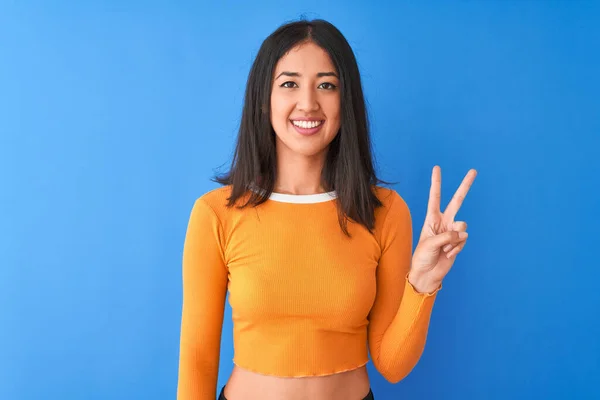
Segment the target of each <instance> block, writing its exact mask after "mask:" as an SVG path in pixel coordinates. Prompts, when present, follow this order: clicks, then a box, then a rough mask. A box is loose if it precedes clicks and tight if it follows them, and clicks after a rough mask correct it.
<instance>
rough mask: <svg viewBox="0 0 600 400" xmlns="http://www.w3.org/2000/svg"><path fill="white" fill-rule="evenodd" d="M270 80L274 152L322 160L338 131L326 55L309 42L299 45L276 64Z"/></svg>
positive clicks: (333, 79)
mask: <svg viewBox="0 0 600 400" xmlns="http://www.w3.org/2000/svg"><path fill="white" fill-rule="evenodd" d="M273 79H274V80H273V89H272V91H271V124H272V126H273V129H274V130H275V134H276V137H277V151H278V152H279V153H281V152H291V153H294V154H299V155H304V156H310V157H313V156H324V155H325V154H326V151H327V148H328V146H329V144H330V143H331V141H332V140H333V139H334V138H335V136H336V135H337V133H338V131H339V129H340V89H339V85H340V82H339V79H338V72H337V71H336V69H335V67H334V66H333V63H332V62H331V59H330V58H329V55H328V54H327V52H326V51H325V50H323V49H322V48H320V47H319V46H317V45H316V44H314V43H312V42H308V43H303V44H301V45H299V46H296V47H294V48H292V49H291V50H290V51H289V52H288V53H287V54H286V55H284V56H283V57H282V58H281V59H280V60H279V62H278V63H277V65H276V67H275V73H274V75H273ZM280 155H281V154H280Z"/></svg>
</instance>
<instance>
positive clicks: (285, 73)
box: [275, 71, 338, 79]
mask: <svg viewBox="0 0 600 400" xmlns="http://www.w3.org/2000/svg"><path fill="white" fill-rule="evenodd" d="M281 75H285V76H298V77H300V76H302V75H301V74H300V73H298V72H290V71H283V72H282V73H280V74H279V75H277V78H275V79H279V77H280V76H281ZM322 76H335V77H336V78H337V77H338V76H337V74H336V73H335V72H319V73H317V78H320V77H322Z"/></svg>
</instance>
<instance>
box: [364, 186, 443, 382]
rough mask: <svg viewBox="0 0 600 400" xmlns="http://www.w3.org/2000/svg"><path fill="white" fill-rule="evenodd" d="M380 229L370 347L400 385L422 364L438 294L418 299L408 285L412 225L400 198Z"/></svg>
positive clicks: (383, 369)
mask: <svg viewBox="0 0 600 400" xmlns="http://www.w3.org/2000/svg"><path fill="white" fill-rule="evenodd" d="M392 196H393V199H391V200H390V201H391V204H390V206H389V210H388V211H387V214H386V216H385V220H384V222H383V225H382V228H381V238H380V241H381V242H380V246H381V256H380V259H379V265H378V267H377V278H376V282H377V294H376V298H375V302H374V304H373V307H372V309H371V312H370V314H369V327H368V343H369V352H370V354H371V358H372V361H373V364H374V365H375V367H376V368H377V370H378V371H379V372H380V373H381V374H382V375H383V377H384V378H385V379H386V380H387V381H389V382H391V383H397V382H399V381H400V380H402V379H404V378H405V377H406V376H407V375H408V374H409V373H410V372H411V371H412V369H413V368H414V367H415V366H416V364H417V362H418V361H419V359H420V357H421V355H422V353H423V350H424V347H425V341H426V337H427V331H428V328H429V321H430V317H431V311H432V308H433V304H434V301H435V297H436V295H437V292H438V291H439V290H440V289H441V286H440V287H438V288H437V289H436V290H435V291H434V292H433V293H419V292H417V291H416V290H415V288H414V287H413V286H412V285H411V284H410V282H409V281H408V272H409V270H410V266H411V260H412V221H411V215H410V210H409V208H408V205H407V204H406V202H405V201H404V200H403V199H402V197H400V195H398V194H397V193H396V192H392Z"/></svg>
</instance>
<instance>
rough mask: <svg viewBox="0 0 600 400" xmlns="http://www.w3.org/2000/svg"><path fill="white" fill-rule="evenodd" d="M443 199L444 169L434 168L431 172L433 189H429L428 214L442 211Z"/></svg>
mask: <svg viewBox="0 0 600 400" xmlns="http://www.w3.org/2000/svg"><path fill="white" fill-rule="evenodd" d="M441 197H442V169H441V168H440V167H439V166H437V165H436V166H434V167H433V171H431V188H430V189H429V203H428V204H427V213H428V214H432V213H436V212H439V211H440V201H441Z"/></svg>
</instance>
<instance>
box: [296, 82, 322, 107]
mask: <svg viewBox="0 0 600 400" xmlns="http://www.w3.org/2000/svg"><path fill="white" fill-rule="evenodd" d="M297 107H298V110H299V111H302V112H306V113H309V112H313V111H316V110H318V109H319V101H318V99H317V93H316V92H315V90H313V89H311V88H304V89H303V90H301V91H300V97H299V98H298V103H297Z"/></svg>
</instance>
